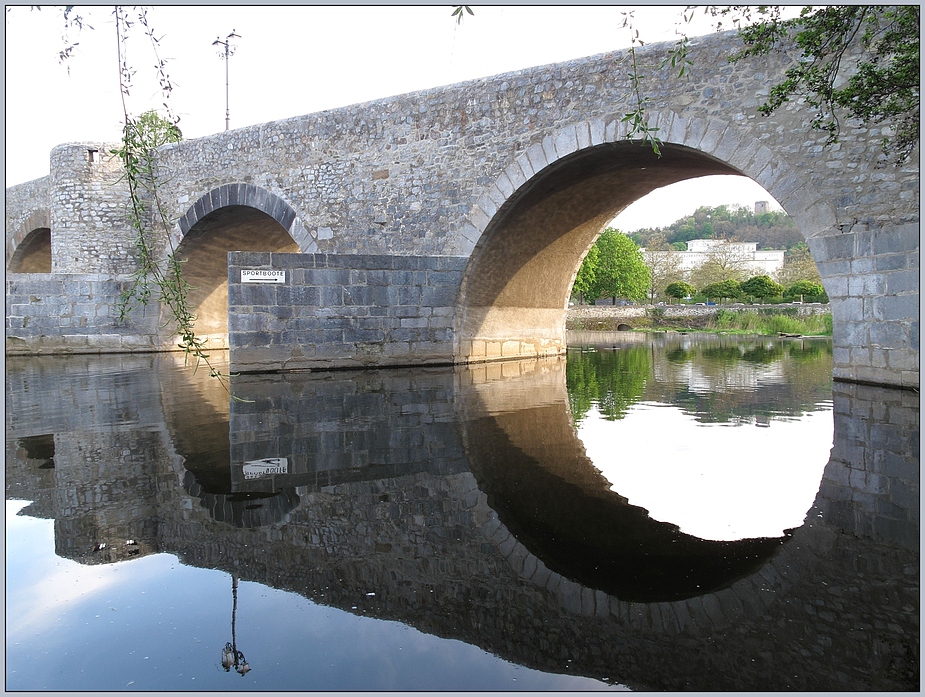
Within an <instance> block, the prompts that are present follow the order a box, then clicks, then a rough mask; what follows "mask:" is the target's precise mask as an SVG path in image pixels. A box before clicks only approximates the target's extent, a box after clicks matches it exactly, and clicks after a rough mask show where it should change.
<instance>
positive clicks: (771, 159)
mask: <svg viewBox="0 0 925 697" xmlns="http://www.w3.org/2000/svg"><path fill="white" fill-rule="evenodd" d="M737 45H738V39H737V37H736V35H735V34H734V33H728V34H718V35H714V36H710V37H705V38H701V39H697V40H696V42H695V46H694V47H693V49H692V58H693V61H694V69H693V71H692V72H691V74H690V76H689V77H686V78H684V79H677V78H674V77H673V76H671V75H669V74H668V73H667V72H666V71H662V70H660V69H659V67H658V65H659V63H660V60H661V57H662V55H663V52H664V49H665V46H657V45H653V46H648V47H646V48H645V49H643V50H642V51H640V52H639V58H640V60H641V61H642V66H641V69H640V71H641V72H642V73H644V74H646V75H649V76H650V78H649V79H648V80H647V81H646V82H645V85H644V89H645V90H646V94H647V96H648V97H650V98H651V100H652V101H651V105H650V107H649V111H648V118H649V123H650V125H652V126H657V128H658V135H659V137H660V138H661V139H662V141H663V145H662V148H661V149H662V156H661V157H656V156H655V155H654V153H653V152H652V150H651V148H649V147H647V146H645V145H643V144H641V143H639V142H636V141H632V140H629V139H628V138H627V130H626V125H625V124H624V123H623V122H622V121H621V119H622V117H623V115H624V114H625V113H626V112H627V111H629V110H630V109H632V107H633V91H632V88H631V83H630V81H629V78H628V73H629V68H628V63H627V60H628V55H627V53H626V52H614V53H608V54H603V55H599V56H594V57H590V58H584V59H579V60H573V61H569V62H565V63H560V64H554V65H548V66H542V67H536V68H531V69H526V70H521V71H518V72H514V73H509V74H505V75H499V76H496V77H490V78H486V79H481V80H475V81H471V82H466V83H461V84H457V85H451V86H448V87H441V88H435V89H431V90H426V91H422V92H416V93H412V94H407V95H403V96H398V97H392V98H387V99H380V100H377V101H373V102H369V103H365V104H359V105H354V106H347V107H344V108H340V109H334V110H330V111H325V112H321V113H316V114H310V115H307V116H300V117H295V118H291V119H286V120H282V121H276V122H272V123H267V124H262V125H258V126H252V127H247V128H242V129H238V130H235V131H229V132H225V133H221V134H218V135H214V136H209V137H205V138H198V139H195V140H188V141H184V142H182V143H180V144H177V145H171V146H166V147H164V148H162V149H161V150H160V151H159V153H158V166H159V167H160V168H161V172H162V173H163V177H162V181H163V185H162V190H161V192H160V193H161V200H162V203H163V204H164V206H165V207H166V210H167V215H168V218H169V220H170V221H173V222H172V223H171V225H172V229H171V230H170V234H169V237H170V244H172V245H174V246H175V247H176V248H177V249H178V250H179V253H180V256H181V257H182V258H186V259H188V263H187V264H186V266H185V269H186V273H187V276H188V278H189V280H190V282H191V283H192V284H193V286H194V287H195V290H194V291H193V293H192V296H191V301H192V304H193V306H194V308H195V312H196V314H197V316H198V318H199V319H198V325H197V327H198V331H199V333H200V334H201V335H203V336H205V337H207V338H208V339H209V340H210V342H212V343H213V344H217V345H228V346H229V347H230V349H231V353H230V356H231V366H232V369H234V370H239V371H272V370H286V369H300V368H319V367H347V366H354V367H356V366H381V365H415V364H436V363H461V362H477V361H486V360H494V359H499V358H516V357H525V356H544V355H552V354H557V353H560V352H562V351H563V350H564V346H565V335H564V316H565V312H566V308H567V305H568V297H569V291H570V288H571V284H572V281H573V279H574V277H575V273H576V271H577V269H578V266H579V265H580V261H581V259H582V258H583V255H584V254H585V253H586V252H587V250H588V249H589V248H590V246H591V245H592V244H593V242H594V240H595V239H596V237H597V236H598V235H599V233H600V232H601V231H602V229H603V228H604V227H605V225H606V224H607V223H608V222H609V221H610V220H611V219H612V218H613V217H614V216H615V215H616V214H618V213H619V212H620V211H621V210H623V209H624V208H625V207H626V206H628V205H629V204H631V203H633V202H634V201H636V200H637V199H639V198H640V197H642V196H644V195H645V194H647V193H649V192H651V191H652V190H654V189H657V188H659V187H662V186H665V185H668V184H672V183H675V182H678V181H682V180H685V179H690V178H694V177H700V176H704V175H712V174H733V175H742V176H746V177H750V178H751V179H753V180H754V181H756V182H758V183H759V184H760V185H761V186H763V187H764V188H765V189H766V190H767V191H768V192H769V193H770V194H771V195H772V196H773V197H774V198H775V199H776V200H777V201H778V202H779V203H780V204H781V205H782V206H783V208H784V209H785V210H786V211H787V213H789V214H790V216H791V217H792V218H793V219H794V220H795V221H796V224H797V226H798V227H799V229H800V230H801V232H802V234H803V235H804V237H805V238H806V239H807V241H808V243H809V246H810V249H811V250H812V253H813V256H814V258H815V259H816V262H817V264H818V267H819V271H820V273H821V275H822V278H823V284H824V286H825V289H826V292H827V293H828V295H829V297H830V298H831V305H832V313H833V318H834V327H835V329H834V332H835V334H834V345H835V365H834V373H835V377H836V378H837V379H841V380H848V381H856V382H869V383H878V384H885V385H892V386H904V387H918V384H919V378H918V365H919V359H918V356H919V321H918V307H919V305H918V297H919V291H918V280H919V279H918V274H919V261H918V254H919V227H918V224H919V209H918V202H919V193H918V189H919V172H918V152H917V151H916V152H915V153H913V156H912V158H911V159H910V160H909V163H908V164H906V165H903V166H897V165H895V164H893V163H892V162H891V161H890V160H889V159H888V158H887V157H886V156H884V155H883V154H882V153H881V150H880V141H881V138H882V137H883V136H884V135H885V134H886V133H887V131H886V130H883V129H879V128H876V127H865V126H862V125H860V124H858V123H855V122H853V121H851V120H848V121H846V122H845V123H844V129H843V133H842V138H841V141H840V143H839V144H837V145H834V146H830V147H826V146H825V145H824V140H825V134H824V133H820V132H815V131H812V130H810V129H809V128H808V126H807V124H808V123H809V121H810V112H809V110H808V108H807V107H806V105H805V104H803V103H802V100H794V101H793V102H790V103H788V104H786V105H785V107H784V108H783V109H781V110H779V111H778V112H777V113H775V114H774V115H773V116H771V117H763V116H761V115H759V114H758V112H757V106H758V105H759V104H760V103H761V102H762V100H763V99H764V98H765V97H766V96H767V94H768V91H769V88H770V86H771V85H772V84H774V83H775V82H777V81H779V80H780V79H781V77H782V75H783V72H784V70H785V69H786V68H787V66H788V65H789V63H790V61H791V59H790V57H789V56H787V55H786V54H783V53H781V54H775V55H772V56H769V57H762V58H760V59H754V60H749V61H744V62H741V63H737V64H735V65H731V64H729V63H728V61H727V57H728V56H729V54H730V53H731V52H732V51H733V50H734V49H735V47H736V46H737ZM110 148H111V146H110V145H106V144H103V143H94V142H87V143H72V144H66V145H62V146H59V147H57V148H55V149H54V150H53V151H52V153H51V162H50V174H49V175H48V176H47V177H45V178H43V179H39V180H35V181H32V182H29V183H26V184H23V185H20V186H16V187H12V188H10V189H8V190H7V210H6V234H7V237H6V241H7V247H6V263H7V266H6V268H7V271H8V279H7V306H6V310H7V311H6V318H7V325H6V326H7V351H8V353H15V352H21V353H43V352H104V351H135V350H160V349H169V348H170V347H171V346H172V344H173V341H172V338H171V337H170V336H169V335H168V334H169V330H165V329H161V328H160V326H161V323H162V322H161V321H162V319H163V318H162V317H160V316H159V314H160V312H159V310H158V308H156V307H154V306H150V307H147V308H139V309H136V310H135V311H133V312H132V313H131V314H130V316H129V318H128V319H127V321H125V322H120V321H119V318H118V313H117V312H116V311H115V309H114V307H115V304H116V302H117V299H118V297H119V295H120V293H121V292H122V290H123V289H124V288H125V287H126V284H127V283H128V282H129V280H130V278H131V277H130V274H131V272H132V271H133V270H134V268H135V257H134V243H133V238H132V233H131V229H130V225H129V224H128V222H127V220H126V216H125V201H126V194H125V191H124V187H123V185H122V184H121V183H120V180H119V177H120V171H119V164H118V162H117V161H115V160H113V158H112V157H111V156H109V155H108V154H107V153H108V151H109V150H110ZM166 250H167V245H166V244H165V253H166ZM253 271H259V272H263V275H264V278H265V279H267V278H269V279H272V280H274V281H276V282H273V283H266V282H264V283H254V282H251V281H250V280H249V279H252V278H253V276H254V274H253V273H250V272H253ZM226 342H227V344H226Z"/></svg>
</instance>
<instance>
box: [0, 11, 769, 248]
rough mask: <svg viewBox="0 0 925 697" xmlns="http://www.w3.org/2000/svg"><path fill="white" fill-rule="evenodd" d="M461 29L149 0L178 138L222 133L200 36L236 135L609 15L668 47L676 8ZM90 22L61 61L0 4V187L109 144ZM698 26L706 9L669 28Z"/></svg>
mask: <svg viewBox="0 0 925 697" xmlns="http://www.w3.org/2000/svg"><path fill="white" fill-rule="evenodd" d="M473 9H474V12H475V15H474V16H468V15H467V16H466V17H465V19H464V21H463V22H462V23H461V24H457V23H456V21H455V20H454V19H453V18H452V17H451V12H452V7H451V6H450V5H440V6H434V5H421V6H407V5H406V6H402V7H391V6H362V7H359V6H340V7H337V6H273V7H257V6H246V5H241V6H235V5H231V6H229V5H223V6H177V5H173V6H157V5H156V6H153V7H151V8H150V9H149V11H148V16H147V18H148V22H149V25H150V26H151V27H152V28H153V30H154V32H155V34H156V36H157V37H158V38H159V42H160V43H159V56H160V58H163V59H167V61H168V62H167V71H168V74H169V76H170V80H171V82H172V83H173V86H174V89H173V91H172V93H171V96H170V98H169V100H168V103H169V105H170V107H171V110H172V112H173V113H174V114H176V115H178V116H179V117H180V123H179V126H180V128H181V130H182V131H183V135H184V137H185V138H188V139H189V138H197V137H202V136H206V135H211V134H214V133H218V132H221V131H223V130H224V129H225V116H226V64H225V61H224V59H223V58H222V56H221V55H220V50H221V47H219V46H215V45H213V42H215V41H216V40H217V39H221V40H222V41H224V40H225V38H226V37H227V36H228V35H229V34H231V33H232V32H234V33H236V34H238V35H239V38H234V39H232V40H231V45H232V46H233V47H234V53H233V55H232V56H231V57H230V59H229V61H228V65H227V68H228V93H227V97H228V101H227V108H228V111H229V117H230V127H231V128H232V129H234V128H241V127H244V126H250V125H253V124H259V123H265V122H268V121H273V120H277V119H284V118H290V117H293V116H300V115H304V114H310V113H314V112H317V111H323V110H326V109H332V108H337V107H341V106H347V105H350V104H357V103H362V102H366V101H369V100H373V99H378V98H382V97H389V96H393V95H398V94H404V93H407V92H413V91H417V90H423V89H429V88H432V87H438V86H441V85H449V84H454V83H457V82H462V81H465V80H472V79H477V78H480V77H486V76H491V75H497V74H500V73H505V72H510V71H514V70H520V69H522V68H528V67H532V66H536V65H544V64H547V63H554V62H559V61H564V60H569V59H572V58H580V57H583V56H590V55H595V54H598V53H603V52H606V51H611V50H615V49H620V48H626V47H627V46H629V44H630V30H629V29H628V28H626V27H624V26H623V21H624V15H625V13H627V12H629V11H632V12H633V23H634V28H635V29H637V30H638V31H639V35H640V38H642V39H643V40H644V41H646V43H657V42H663V41H665V42H667V41H674V40H675V39H676V38H677V34H676V32H677V29H678V26H679V23H680V21H681V16H680V10H681V8H680V7H679V6H676V7H666V6H652V7H646V6H640V7H635V8H633V7H628V6H580V7H574V6H505V7H501V6H489V7H474V8H473ZM78 12H80V13H81V15H82V16H83V18H84V20H85V24H86V25H88V26H90V27H92V29H84V30H83V31H80V32H79V33H78V32H71V34H70V35H69V36H68V39H69V40H70V41H76V42H78V45H77V47H76V50H75V53H74V55H73V56H72V57H71V58H70V59H68V60H67V61H65V62H64V63H63V64H62V63H61V62H60V61H59V59H58V53H59V51H61V49H62V47H63V46H65V45H66V41H65V39H64V38H63V34H64V22H63V19H62V16H61V9H60V8H55V7H48V6H45V7H43V8H42V9H41V10H35V9H30V7H28V6H21V7H14V8H12V9H8V11H7V13H6V31H5V39H6V45H5V49H6V54H5V58H6V62H5V65H6V71H5V94H6V110H5V125H6V139H5V143H6V172H5V176H6V185H7V186H11V185H14V184H18V183H22V182H25V181H29V180H32V179H36V178H38V177H43V176H45V175H46V174H48V160H49V153H50V151H51V149H52V148H54V147H55V146H57V145H60V144H62V143H68V142H78V141H103V142H113V141H116V140H118V138H119V130H120V123H121V117H122V113H123V111H122V104H121V100H120V96H119V87H118V68H117V66H118V63H117V59H116V51H115V46H116V42H115V22H114V19H113V16H112V8H111V7H89V8H82V7H80V6H78ZM684 27H685V28H686V31H687V33H688V35H690V36H696V35H698V34H704V33H710V32H712V31H714V27H713V25H712V23H711V21H710V20H709V18H707V17H704V16H702V15H698V16H697V17H696V18H695V20H694V21H693V22H692V23H691V24H686V25H684ZM140 29H141V28H140V27H136V28H135V30H134V31H133V36H132V39H131V40H130V42H129V44H128V50H127V53H128V61H129V62H130V63H131V64H132V65H133V66H134V67H135V68H136V71H137V72H136V75H135V82H134V84H133V86H132V88H131V90H130V92H129V96H128V100H129V104H128V108H129V111H130V112H131V113H133V114H138V113H141V112H143V111H145V110H147V109H151V108H160V107H161V104H162V102H163V101H164V100H163V98H162V96H161V94H160V92H159V89H158V85H157V83H156V81H155V80H154V77H153V76H154V71H153V65H154V63H155V60H156V59H155V57H154V54H153V52H152V50H151V46H150V42H149V41H148V39H147V37H146V36H145V35H144V33H143V31H141V30H140ZM762 200H763V201H768V202H769V203H770V204H771V208H772V209H775V210H779V209H780V206H779V205H778V204H777V202H776V201H775V200H774V199H773V198H772V197H771V196H770V194H768V193H767V192H765V191H764V189H762V188H761V187H760V186H759V185H758V184H756V183H755V182H752V181H751V180H749V179H747V178H745V177H721V178H717V177H705V178H702V179H700V180H693V181H691V182H683V183H679V184H675V185H673V186H672V187H665V188H663V189H660V190H658V191H656V192H653V193H652V194H650V195H649V196H647V197H645V198H644V199H640V200H639V201H638V202H636V203H635V204H633V205H632V206H630V207H629V208H627V209H626V210H625V211H624V212H623V213H622V214H621V215H620V216H619V217H618V218H617V219H615V222H614V224H615V225H616V226H617V227H619V228H620V229H622V230H624V231H632V230H635V229H638V228H640V227H661V226H666V225H669V224H671V223H672V222H674V221H675V220H677V219H679V218H681V217H683V216H684V215H687V214H690V213H692V212H693V211H694V210H696V209H697V207H699V206H701V205H709V206H716V205H721V204H733V203H738V204H741V205H745V206H748V207H750V208H751V207H752V206H753V205H754V203H755V201H762Z"/></svg>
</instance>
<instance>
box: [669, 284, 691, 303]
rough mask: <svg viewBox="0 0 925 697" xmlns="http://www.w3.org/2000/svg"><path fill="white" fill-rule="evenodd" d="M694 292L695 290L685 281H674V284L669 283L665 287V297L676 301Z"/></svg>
mask: <svg viewBox="0 0 925 697" xmlns="http://www.w3.org/2000/svg"><path fill="white" fill-rule="evenodd" d="M696 292H697V289H696V288H694V286H692V285H691V284H690V283H686V282H685V281H675V282H674V283H669V284H668V285H667V286H666V287H665V295H667V296H668V297H669V298H676V299H678V300H680V299H681V298H688V297H690V296H691V295H693V294H694V293H696Z"/></svg>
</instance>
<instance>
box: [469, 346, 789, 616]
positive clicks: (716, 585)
mask: <svg viewBox="0 0 925 697" xmlns="http://www.w3.org/2000/svg"><path fill="white" fill-rule="evenodd" d="M502 367H504V369H505V372H504V374H503V375H502V372H501V368H502ZM518 369H520V370H523V371H524V372H525V373H530V374H531V375H530V379H529V380H528V381H525V384H526V385H529V389H518V385H517V383H518V382H521V381H519V380H517V379H516V372H517V370H518ZM494 370H495V374H494V375H492V374H491V371H492V367H491V366H489V367H486V368H485V374H484V375H483V376H479V375H478V373H477V372H476V371H472V374H473V376H474V380H473V382H474V385H473V387H472V388H471V389H468V390H467V391H466V393H465V398H464V402H463V405H462V406H463V411H464V414H465V415H464V417H463V419H462V423H463V441H464V446H465V449H466V453H467V457H468V460H469V463H470V466H471V468H472V473H473V476H474V478H475V483H476V485H477V487H478V489H479V490H480V491H479V495H478V500H477V502H476V504H475V506H474V507H473V509H472V514H473V519H474V521H475V523H476V524H477V525H478V526H479V528H480V530H481V532H482V534H484V535H485V536H486V538H488V539H489V540H490V541H491V543H492V544H493V545H495V546H497V547H498V549H499V550H500V551H501V553H502V554H503V555H504V556H505V557H506V559H507V560H508V563H509V564H510V565H511V567H512V569H513V570H514V572H515V573H516V574H518V575H519V576H520V577H521V578H524V579H527V580H529V581H530V582H531V583H533V584H535V585H538V586H541V587H545V588H546V589H548V590H550V591H552V592H553V593H555V594H556V595H557V596H558V597H559V602H560V603H561V604H562V606H563V607H564V608H566V609H568V610H569V611H570V612H574V613H576V614H581V615H586V616H594V615H595V614H597V615H601V616H607V615H609V614H612V615H615V616H617V617H619V618H621V620H623V621H625V622H627V623H629V624H630V625H631V626H633V627H636V628H648V629H658V630H660V631H668V632H677V631H686V630H688V629H695V630H696V629H697V628H699V629H702V630H705V631H706V630H709V629H710V628H712V627H716V626H727V625H728V624H730V623H732V622H735V621H736V620H737V619H744V618H746V617H754V616H755V615H756V614H759V613H760V611H761V608H763V607H764V606H765V605H766V603H767V602H769V601H770V600H771V599H773V598H774V594H773V593H768V592H767V591H768V590H777V589H778V587H779V586H780V583H781V580H780V575H779V573H778V572H777V571H775V570H774V568H775V566H776V563H775V560H776V559H778V557H779V555H780V554H781V553H783V552H782V550H785V549H788V548H789V546H790V545H786V544H783V543H784V542H785V541H786V539H787V538H782V539H757V540H743V541H739V542H732V543H722V542H712V541H706V540H698V539H696V538H692V537H691V536H689V535H684V534H683V533H680V532H679V531H677V529H676V527H675V526H672V525H669V524H665V523H659V522H657V521H654V520H652V519H650V518H648V517H647V516H646V515H645V511H644V510H643V509H640V508H638V507H636V506H632V505H630V504H629V503H628V502H626V500H625V499H623V498H622V497H620V496H619V495H618V494H616V493H615V492H612V491H610V490H609V485H608V484H607V483H606V481H604V480H603V478H602V477H601V475H600V473H599V472H598V471H597V470H596V469H595V468H594V466H593V465H592V464H591V462H590V461H589V460H588V459H587V457H586V456H585V454H584V447H583V445H582V444H581V441H580V440H579V439H578V438H577V436H576V435H575V433H574V429H573V426H572V420H571V414H570V412H569V408H568V402H567V398H566V395H565V383H564V375H563V370H564V361H563V360H562V359H554V358H550V359H545V360H542V361H536V362H519V363H506V364H503V366H502V365H499V366H497V367H496V368H495V369H494ZM542 479H555V480H556V481H555V492H556V494H555V499H554V500H553V499H550V497H549V496H548V495H546V494H545V493H544V490H543V488H542V486H541V485H542V482H541V480H542ZM608 529H609V530H619V535H615V537H620V538H625V539H620V540H617V541H616V542H615V543H611V542H609V541H607V540H604V541H603V543H599V540H598V538H599V537H603V536H606V535H607V530H608ZM536 531H540V532H538V533H537V532H536ZM541 538H547V539H552V540H554V544H553V545H544V544H543V542H542V541H541ZM627 540H628V542H627ZM634 545H638V550H643V549H644V550H645V554H646V555H651V558H650V559H648V560H646V559H645V557H644V555H642V554H641V553H640V552H638V551H636V547H634ZM675 549H677V552H676V551H675ZM570 555H572V558H569V556H570ZM544 560H545V561H544ZM621 560H622V561H621ZM608 564H610V567H608V566H607V565H608ZM714 564H715V565H716V567H717V568H716V569H712V568H711V566H713V565H714ZM598 565H600V569H601V570H602V572H603V573H601V574H600V575H599V576H598V577H595V575H594V574H595V572H594V570H593V568H594V567H596V566H598ZM643 565H648V566H649V568H648V569H647V570H642V569H641V567H642V566H643ZM672 573H675V574H678V577H677V578H670V577H669V578H666V579H665V582H664V583H662V584H661V587H660V588H658V589H656V590H655V591H653V590H652V587H651V586H650V585H649V584H651V583H652V582H653V579H654V580H656V581H658V579H659V578H661V577H662V576H664V575H669V574H672ZM688 574H689V576H688V577H687V578H684V577H683V575H688ZM616 575H621V578H615V576H616ZM572 579H574V580H572ZM698 586H699V587H698Z"/></svg>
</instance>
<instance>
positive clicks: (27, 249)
mask: <svg viewBox="0 0 925 697" xmlns="http://www.w3.org/2000/svg"><path fill="white" fill-rule="evenodd" d="M49 219H50V216H49V213H48V211H47V210H46V209H40V210H37V211H34V212H33V213H31V214H30V215H29V217H28V218H26V219H25V220H24V221H23V223H22V224H21V225H20V226H19V229H18V230H17V231H16V232H15V233H14V234H13V235H12V236H11V237H10V238H9V239H8V240H7V247H6V268H7V271H9V272H10V273H51V224H50V223H49Z"/></svg>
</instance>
